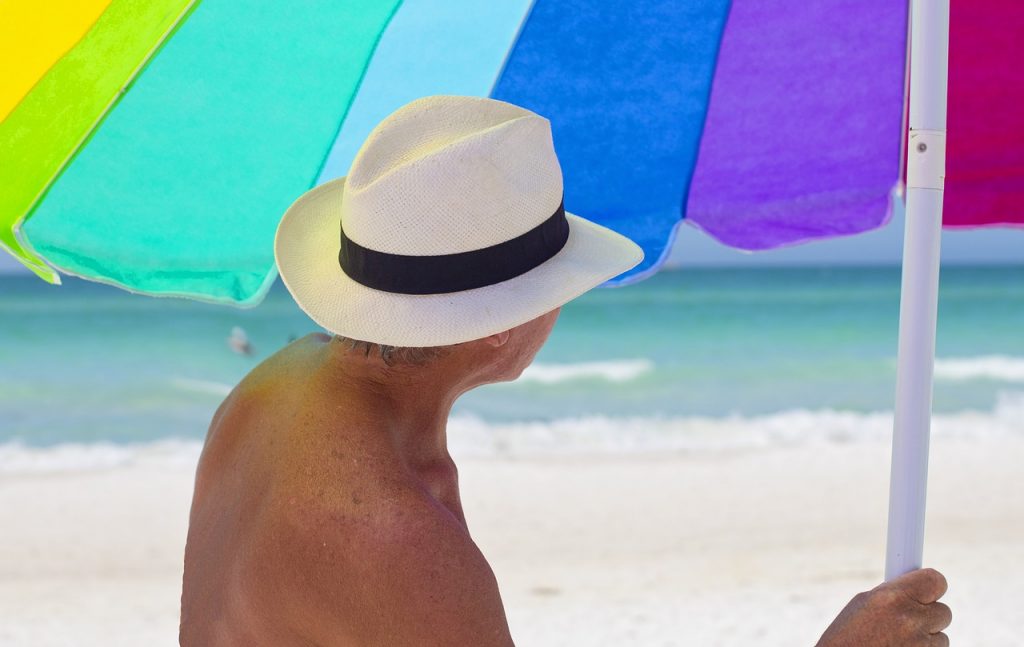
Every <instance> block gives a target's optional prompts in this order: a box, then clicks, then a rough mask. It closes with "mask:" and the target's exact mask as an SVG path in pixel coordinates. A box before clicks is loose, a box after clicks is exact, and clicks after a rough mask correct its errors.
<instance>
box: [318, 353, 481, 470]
mask: <svg viewBox="0 0 1024 647" xmlns="http://www.w3.org/2000/svg"><path fill="white" fill-rule="evenodd" d="M331 346H333V347H334V348H332V349H331V352H330V353H329V354H328V358H329V359H328V362H327V365H325V370H327V371H329V373H330V379H331V381H332V382H334V383H335V384H336V385H337V388H339V389H342V390H343V391H344V392H345V393H346V394H347V397H351V398H353V399H354V400H355V401H354V402H353V404H355V405H356V406H358V408H359V409H361V410H363V411H364V412H365V415H367V416H368V417H369V422H370V424H373V425H374V426H380V427H382V431H383V432H384V433H385V434H387V436H388V439H389V440H390V445H391V446H392V448H393V449H394V451H395V454H396V456H397V457H398V459H399V460H401V461H402V462H403V463H404V464H405V465H406V466H407V467H408V468H409V469H410V470H411V471H412V472H413V473H415V474H417V475H418V476H421V477H423V478H425V479H429V480H432V481H437V480H445V477H446V475H448V474H451V475H452V476H454V465H453V464H452V461H451V456H450V455H449V453H448V437H447V423H448V416H449V414H450V412H451V408H452V405H453V404H454V402H455V400H456V399H457V398H458V397H459V396H460V395H462V394H463V393H465V392H466V391H468V390H469V389H471V388H473V387H474V386H476V385H477V382H476V381H475V379H474V375H473V374H472V371H471V370H469V367H468V366H465V365H463V363H462V362H460V361H459V360H458V358H439V359H437V360H434V361H431V362H429V363H426V364H421V365H409V366H405V365H403V366H388V365H387V364H386V363H385V362H384V360H383V359H381V357H380V356H379V355H374V354H373V353H372V352H371V353H370V354H369V355H367V354H366V353H365V352H364V351H363V350H359V349H356V350H352V349H349V348H342V347H341V346H342V344H340V343H336V342H335V343H332V344H331ZM432 489H433V488H432Z"/></svg>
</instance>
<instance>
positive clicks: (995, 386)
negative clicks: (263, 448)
mask: <svg viewBox="0 0 1024 647" xmlns="http://www.w3.org/2000/svg"><path fill="white" fill-rule="evenodd" d="M899 283H900V272H899V268H896V267H835V268H806V267H805V268H743V269H733V268H730V269H710V268H700V269H692V268H687V269H683V270H676V271H664V272H661V273H659V274H658V275H656V276H654V277H653V278H651V279H649V280H646V281H644V282H641V283H639V284H636V285H632V286H628V287H623V288H613V289H598V290H594V291H592V292H590V293H588V294H586V295H584V296H583V297H581V298H579V299H577V300H576V301H573V302H572V303H570V304H567V305H566V306H565V307H564V308H563V310H562V315H561V316H560V318H559V321H558V324H557V325H556V327H555V330H554V332H553V334H552V336H551V338H550V340H549V342H548V343H547V345H546V346H545V347H544V348H543V349H542V350H541V352H540V354H539V355H538V357H537V359H536V361H535V363H534V365H533V366H531V367H530V368H529V369H528V370H527V372H526V373H525V374H524V375H523V376H522V378H520V379H519V380H518V381H517V382H514V383H509V384H499V385H492V386H487V387H483V388H481V389H478V390H476V391H474V392H471V393H469V394H467V395H466V396H464V397H463V398H462V399H461V400H460V401H459V402H458V403H457V404H456V407H455V409H454V411H453V415H452V420H451V422H450V427H449V437H450V442H451V444H452V447H453V451H454V452H456V453H462V454H475V455H481V454H482V455H495V456H506V455H507V456H516V455H525V454H538V453H540V454H550V453H557V454H567V453H607V452H666V451H718V450H729V449H736V448H740V449H743V448H747V449H750V448H758V447H764V446H778V445H784V444H793V443H815V442H827V443H836V442H840V443H842V442H857V441H859V440H864V439H884V438H885V437H886V436H887V435H888V434H889V433H890V426H891V411H892V407H893V392H894V383H895V373H896V370H895V367H896V364H895V355H896V338H897V321H898V313H899ZM236 326H237V327H241V328H242V329H243V330H244V331H245V333H246V335H247V336H248V338H249V340H250V342H251V344H252V346H253V349H254V353H253V354H252V356H248V357H247V356H243V355H239V354H237V353H235V352H233V351H232V349H231V348H230V346H229V344H228V337H229V335H230V334H231V331H232V329H233V328H234V327H236ZM314 330H317V327H316V325H315V324H313V323H312V322H311V321H310V320H309V319H307V318H306V316H305V315H304V314H303V313H302V312H301V311H300V310H299V309H298V308H297V307H296V306H295V304H294V303H293V302H292V300H291V298H290V296H289V295H288V293H287V291H286V290H285V289H284V288H283V286H281V285H280V284H277V285H275V286H274V288H273V289H272V291H271V292H270V294H269V296H268V297H267V299H266V301H265V302H264V303H263V304H261V305H259V306H258V307H256V308H253V309H249V310H239V309H233V308H228V307H224V306H215V305H210V304H204V303H197V302H192V301H187V300H181V299H155V298H147V297H140V296H136V295H132V294H128V293H126V292H123V291H120V290H117V289H114V288H111V287H108V286H103V285H98V284H93V283H88V282H85V281H80V280H75V279H68V282H67V283H66V284H65V285H64V286H61V287H53V286H49V285H46V284H44V283H42V282H41V281H39V280H37V279H35V278H34V277H29V276H0V472H4V471H7V472H11V471H45V470H52V469H87V468H91V467H103V466H107V465H113V464H121V463H124V462H128V461H137V460H194V457H195V455H196V454H197V453H198V451H199V446H200V443H201V441H202V439H203V437H204V435H205V433H206V428H207V425H208V424H209V420H210V418H211V416H212V414H213V412H214V410H215V409H216V408H217V406H218V404H219V403H220V402H221V400H222V399H223V398H224V396H225V395H226V394H227V393H228V392H229V391H230V389H231V388H232V386H233V385H234V384H235V383H236V382H237V381H238V380H239V379H241V378H242V376H244V375H245V374H246V373H247V372H248V371H249V370H250V369H251V368H252V367H253V366H255V365H256V364H257V363H258V362H259V361H261V360H262V359H263V358H265V357H267V356H268V355H270V354H272V353H274V352H275V351H277V350H278V349H279V348H281V347H282V346H283V345H285V344H286V343H287V342H288V341H289V340H290V339H293V338H295V337H299V336H302V335H304V334H306V333H308V332H312V331H314ZM937 357H938V360H937V364H936V382H935V398H934V408H935V412H936V416H935V424H934V431H935V433H936V435H945V434H953V435H957V436H966V437H983V436H985V435H989V434H1024V265H1021V266H991V267H988V266H987V267H963V266H950V267H945V268H943V273H942V286H941V294H940V306H939V329H938V340H937Z"/></svg>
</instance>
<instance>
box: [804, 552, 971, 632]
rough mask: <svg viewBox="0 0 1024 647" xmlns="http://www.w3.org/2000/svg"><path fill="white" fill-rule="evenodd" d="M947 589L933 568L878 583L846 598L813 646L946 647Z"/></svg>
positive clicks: (941, 577)
mask: <svg viewBox="0 0 1024 647" xmlns="http://www.w3.org/2000/svg"><path fill="white" fill-rule="evenodd" d="M945 592H946V578H945V577H943V576H942V573H940V572H938V571H936V570H934V569H931V568H922V569H919V570H916V571H911V572H909V573H907V574H906V575H901V576H900V577H898V578H896V579H895V580H892V581H891V582H885V583H883V584H879V585H878V586H876V587H875V588H873V589H871V590H870V591H866V592H864V593H859V594H857V596H856V597H854V598H853V599H852V600H850V603H849V604H847V605H846V608H845V609H843V610H842V612H841V613H840V614H839V616H838V617H837V618H836V619H835V620H834V621H833V622H832V624H831V625H830V626H829V628H828V629H826V630H825V634H824V635H823V636H822V637H821V640H819V641H818V645H817V647H948V645H949V638H948V637H947V636H946V634H944V633H941V632H942V630H943V629H945V628H946V627H948V626H949V623H950V622H951V621H952V620H953V614H952V612H951V611H950V610H949V607H948V606H946V605H945V604H943V603H941V602H938V599H939V598H941V597H942V595H943V594H944V593H945Z"/></svg>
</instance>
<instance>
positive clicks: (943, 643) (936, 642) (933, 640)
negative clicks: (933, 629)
mask: <svg viewBox="0 0 1024 647" xmlns="http://www.w3.org/2000/svg"><path fill="white" fill-rule="evenodd" d="M928 639H929V642H928V647H949V636H947V635H946V634H932V635H931V636H928Z"/></svg>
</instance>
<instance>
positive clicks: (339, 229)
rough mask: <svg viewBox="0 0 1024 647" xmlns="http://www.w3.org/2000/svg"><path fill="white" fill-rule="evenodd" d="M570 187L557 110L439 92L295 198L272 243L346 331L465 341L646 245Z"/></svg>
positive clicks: (419, 341) (325, 316) (510, 322)
mask: <svg viewBox="0 0 1024 647" xmlns="http://www.w3.org/2000/svg"><path fill="white" fill-rule="evenodd" d="M562 199H563V196H562V171H561V168H560V167H559V165H558V158H557V157H556V156H555V150H554V146H553V144H552V141H551V126H550V123H549V122H548V120H547V119H544V118H543V117H540V116H538V115H536V114H534V113H532V112H530V111H529V110H525V109H523V108H520V107H518V106H514V105H512V104H509V103H504V102H501V101H495V100H492V99H482V98H476V97H455V96H435V97H427V98H424V99H419V100H417V101H414V102H412V103H410V104H408V105H406V106H404V107H403V108H400V109H399V110H398V111H397V112H395V113H393V114H392V115H391V116H389V117H388V118H387V119H385V120H384V121H383V122H381V123H380V124H379V125H378V126H377V127H376V128H375V129H374V130H373V132H371V133H370V136H369V137H368V138H367V139H366V142H365V143H364V144H363V147H362V148H361V149H360V150H359V153H358V154H357V155H356V158H355V160H354V161H353V162H352V167H351V168H350V169H349V174H348V176H347V177H344V178H339V179H336V180H332V181H330V182H327V183H325V184H322V185H320V186H318V187H316V188H314V189H312V190H310V191H308V192H306V193H305V194H303V195H302V196H301V197H299V199H298V200H296V201H295V202H294V203H293V204H292V205H291V206H290V207H289V208H288V210H287V211H286V212H285V214H284V217H283V218H282V220H281V224H280V226H279V227H278V229H277V237H276V239H275V241H274V255H275V258H276V260H277V266H278V269H279V270H280V272H281V278H282V279H283V280H284V283H285V285H286V286H288V290H289V291H290V292H291V293H292V296H293V297H294V298H295V301H296V302H297V303H298V304H299V307H301V308H302V309H303V310H304V311H305V312H306V314H308V315H309V316H310V317H312V319H313V320H314V321H316V322H317V323H318V324H320V325H321V326H323V327H324V328H326V329H327V330H329V331H331V332H333V333H335V334H338V335H343V336H345V337H349V338H352V339H360V340H364V341H370V342H376V343H380V344H389V345H394V346H442V345H447V344H454V343H458V342H464V341H469V340H472V339H479V338H482V337H486V336H488V335H491V334H494V333H497V332H501V331H503V330H508V329H510V328H513V327H515V326H518V325H519V324H522V323H525V322H527V321H529V320H531V319H534V318H536V317H538V316H540V315H542V314H544V313H546V312H549V311H551V310H554V309H555V308H557V307H559V306H561V305H563V304H564V303H566V302H567V301H570V300H572V299H573V298H575V297H577V296H579V295H580V294H582V293H584V292H586V291H587V290H589V289H591V288H593V287H595V286H597V285H599V284H601V283H603V282H604V281H606V280H608V279H610V278H612V277H614V276H616V275H618V274H620V273H622V272H624V271H626V270H628V269H629V268H631V267H633V266H635V265H636V264H637V263H639V262H640V261H641V260H642V259H643V251H642V250H641V249H640V248H639V247H638V246H637V245H636V244H634V243H633V242H632V241H630V240H629V239H628V238H625V237H624V236H621V235H619V234H617V233H615V232H613V231H611V230H609V229H606V228H604V227H601V226H599V225H596V224H594V223H592V222H590V221H588V220H584V219H583V218H580V217H578V216H574V215H572V214H569V213H566V212H565V210H564V207H563V201H562Z"/></svg>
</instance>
